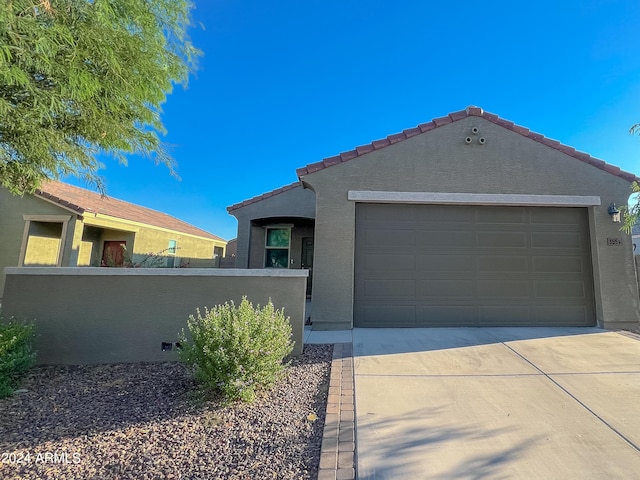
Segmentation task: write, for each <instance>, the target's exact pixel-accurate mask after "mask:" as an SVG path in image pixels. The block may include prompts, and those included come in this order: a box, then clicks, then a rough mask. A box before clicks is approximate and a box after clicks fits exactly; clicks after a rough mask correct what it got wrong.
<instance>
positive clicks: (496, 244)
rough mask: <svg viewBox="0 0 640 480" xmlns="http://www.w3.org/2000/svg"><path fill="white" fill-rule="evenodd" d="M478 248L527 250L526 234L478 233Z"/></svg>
mask: <svg viewBox="0 0 640 480" xmlns="http://www.w3.org/2000/svg"><path fill="white" fill-rule="evenodd" d="M477 246H478V248H486V247H488V248H527V235H526V234H525V233H524V232H478V233H477Z"/></svg>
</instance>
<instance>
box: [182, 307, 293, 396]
mask: <svg viewBox="0 0 640 480" xmlns="http://www.w3.org/2000/svg"><path fill="white" fill-rule="evenodd" d="M187 324H188V327H189V331H190V334H191V338H190V339H188V338H187V335H186V334H185V331H184V330H183V331H182V334H181V335H180V343H181V349H180V353H179V355H180V359H181V360H182V361H183V362H185V363H187V364H188V365H190V366H192V367H193V368H194V372H195V377H196V380H197V381H198V382H199V383H200V385H201V387H203V388H204V390H205V391H207V392H219V393H222V394H223V395H224V397H225V398H226V399H227V400H228V401H231V400H237V399H241V400H245V401H252V400H253V398H254V397H255V394H256V392H257V391H258V390H260V389H268V388H270V387H271V386H273V384H275V383H276V381H277V380H278V379H279V378H280V376H281V375H282V373H283V371H284V368H285V366H286V365H285V364H284V363H283V360H284V358H285V357H286V356H287V355H289V354H290V353H291V350H292V349H293V342H292V341H291V326H290V325H289V319H288V318H285V316H284V311H283V310H276V309H275V308H274V306H273V304H272V303H271V301H269V303H268V304H267V305H266V306H265V307H264V308H260V306H259V305H258V306H257V307H256V308H255V309H254V308H253V305H252V304H251V303H250V302H249V301H248V300H247V298H246V297H243V298H242V302H241V303H240V306H238V307H236V306H235V305H234V304H233V302H230V303H225V304H224V305H217V306H215V307H213V309H205V311H204V315H202V314H201V313H200V310H197V315H196V316H193V315H191V316H190V317H189V321H188V322H187Z"/></svg>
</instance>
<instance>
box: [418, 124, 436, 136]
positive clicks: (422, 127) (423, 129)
mask: <svg viewBox="0 0 640 480" xmlns="http://www.w3.org/2000/svg"><path fill="white" fill-rule="evenodd" d="M418 128H419V129H420V131H421V132H423V133H424V132H428V131H429V130H433V129H434V128H436V123H435V122H427V123H421V124H420V125H418Z"/></svg>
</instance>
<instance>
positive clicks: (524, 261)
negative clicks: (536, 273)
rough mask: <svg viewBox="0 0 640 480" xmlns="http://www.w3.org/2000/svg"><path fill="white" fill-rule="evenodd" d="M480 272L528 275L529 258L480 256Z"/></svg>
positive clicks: (522, 256)
mask: <svg viewBox="0 0 640 480" xmlns="http://www.w3.org/2000/svg"><path fill="white" fill-rule="evenodd" d="M477 264H478V272H481V273H491V272H495V273H497V272H511V273H527V272H528V271H529V258H528V257H527V256H525V255H518V256H516V255H490V256H488V255H478V257H477Z"/></svg>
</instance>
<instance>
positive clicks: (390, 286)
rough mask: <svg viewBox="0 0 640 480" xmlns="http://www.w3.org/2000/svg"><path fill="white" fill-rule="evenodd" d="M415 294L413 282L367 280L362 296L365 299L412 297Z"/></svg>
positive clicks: (402, 280)
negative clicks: (365, 297)
mask: <svg viewBox="0 0 640 480" xmlns="http://www.w3.org/2000/svg"><path fill="white" fill-rule="evenodd" d="M415 294H416V283H415V281H414V280H404V279H399V280H394V279H384V280H368V281H366V282H365V284H364V295H365V296H367V297H414V296H415Z"/></svg>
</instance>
